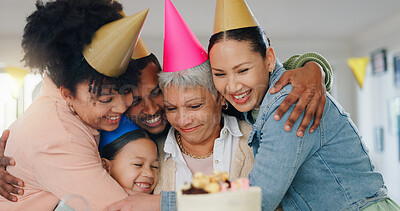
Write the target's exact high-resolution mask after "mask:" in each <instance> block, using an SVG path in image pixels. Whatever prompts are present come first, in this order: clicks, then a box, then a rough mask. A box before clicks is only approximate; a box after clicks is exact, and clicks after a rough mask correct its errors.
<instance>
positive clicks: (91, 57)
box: [83, 9, 149, 77]
mask: <svg viewBox="0 0 400 211" xmlns="http://www.w3.org/2000/svg"><path fill="white" fill-rule="evenodd" d="M148 12H149V9H145V10H143V11H141V12H139V13H137V14H135V15H131V16H129V17H125V18H122V19H119V20H116V21H113V22H111V23H108V24H106V25H104V26H102V27H101V28H100V29H99V30H97V31H96V33H95V34H94V36H93V39H92V43H90V44H89V45H87V46H85V48H84V50H83V56H84V57H85V59H86V61H87V62H88V63H89V64H90V66H92V67H93V68H94V69H95V70H97V71H98V72H100V73H102V74H104V75H106V76H109V77H118V76H120V75H122V74H124V73H125V71H126V68H127V66H128V64H129V61H130V60H131V57H132V52H133V49H134V46H135V44H136V41H137V40H138V37H139V35H140V31H141V29H142V26H143V23H144V20H145V19H146V16H147V13H148Z"/></svg>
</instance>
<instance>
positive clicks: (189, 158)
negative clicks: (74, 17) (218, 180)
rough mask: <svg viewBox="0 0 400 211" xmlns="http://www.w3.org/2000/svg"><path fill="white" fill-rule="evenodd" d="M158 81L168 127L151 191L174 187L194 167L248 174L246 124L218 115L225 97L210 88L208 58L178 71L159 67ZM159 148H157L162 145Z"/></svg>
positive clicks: (250, 158)
mask: <svg viewBox="0 0 400 211" xmlns="http://www.w3.org/2000/svg"><path fill="white" fill-rule="evenodd" d="M159 85H160V88H161V89H162V91H163V94H164V107H165V113H166V116H167V120H168V121H169V122H170V124H171V126H172V127H171V129H170V130H169V133H168V135H167V138H166V140H165V145H164V153H165V154H163V155H161V156H160V162H161V169H160V178H159V184H158V186H157V187H156V189H155V192H156V193H157V192H159V191H161V190H163V191H174V190H177V189H178V188H179V187H180V186H181V185H183V184H184V183H185V182H190V181H191V180H192V175H193V174H194V173H195V172H203V173H205V174H210V173H211V172H212V171H213V170H219V171H226V172H229V173H230V175H231V179H236V178H240V177H247V176H248V174H249V173H250V171H251V169H252V166H253V162H254V156H253V153H252V150H251V148H250V147H249V146H248V145H247V140H248V137H249V134H250V131H251V126H250V124H248V123H247V122H245V121H238V120H237V119H236V118H235V117H232V116H228V115H225V114H222V112H221V111H222V109H223V108H224V107H225V108H226V101H225V99H224V98H223V97H222V96H221V94H219V93H218V91H217V90H216V89H215V87H214V84H213V81H212V75H211V71H210V63H209V62H208V60H207V61H206V62H204V63H202V64H200V65H198V66H195V67H193V68H189V69H186V70H183V71H179V72H161V73H160V74H159ZM161 151H162V150H161Z"/></svg>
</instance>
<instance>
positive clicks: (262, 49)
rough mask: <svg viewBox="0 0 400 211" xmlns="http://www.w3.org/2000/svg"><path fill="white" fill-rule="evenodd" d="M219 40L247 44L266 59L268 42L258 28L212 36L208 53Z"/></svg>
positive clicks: (233, 30) (229, 31) (247, 28)
mask: <svg viewBox="0 0 400 211" xmlns="http://www.w3.org/2000/svg"><path fill="white" fill-rule="evenodd" d="M221 40H235V41H239V42H242V41H245V42H249V43H250V46H251V47H252V50H253V51H254V52H257V53H260V55H261V56H262V57H263V58H264V59H265V57H266V52H267V48H268V47H269V46H270V41H269V39H268V38H267V35H266V34H265V32H264V30H263V29H262V28H260V27H259V26H253V27H245V28H239V29H232V30H228V31H223V32H219V33H217V34H213V35H212V36H211V37H210V40H209V44H208V53H210V50H211V48H212V47H213V46H214V45H215V44H216V43H218V42H220V41H221Z"/></svg>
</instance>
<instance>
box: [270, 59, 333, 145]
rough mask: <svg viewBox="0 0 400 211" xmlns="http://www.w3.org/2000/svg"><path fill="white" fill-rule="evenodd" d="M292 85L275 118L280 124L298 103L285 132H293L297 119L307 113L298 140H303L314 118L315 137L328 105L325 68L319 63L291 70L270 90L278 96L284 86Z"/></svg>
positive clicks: (311, 128)
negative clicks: (283, 117)
mask: <svg viewBox="0 0 400 211" xmlns="http://www.w3.org/2000/svg"><path fill="white" fill-rule="evenodd" d="M288 83H290V84H291V85H292V86H293V90H292V91H291V92H290V93H289V95H288V96H287V97H286V98H285V100H284V101H283V102H282V104H281V105H280V106H279V107H278V109H277V111H276V112H275V114H274V119H275V120H280V118H281V117H282V116H283V114H284V113H285V112H286V111H287V110H288V109H289V108H290V106H292V105H293V104H294V103H296V102H297V104H296V106H295V108H294V110H293V112H292V113H291V114H290V117H289V119H288V120H287V121H286V123H285V126H284V129H285V130H286V131H290V130H291V129H292V127H293V125H294V123H295V122H296V121H297V119H298V118H299V117H300V116H301V115H302V113H303V111H305V114H304V117H303V120H302V122H301V124H300V126H299V128H298V129H297V133H296V134H297V136H299V137H302V136H303V135H304V131H305V130H306V128H307V127H308V125H309V124H310V122H311V121H312V119H313V118H314V122H313V124H312V125H311V127H310V130H309V132H310V133H312V132H313V131H314V130H315V129H316V128H317V127H318V126H319V123H320V121H321V118H322V114H323V112H324V106H325V102H326V94H325V92H326V88H325V73H324V71H323V70H322V67H321V66H320V65H319V64H318V63H316V62H307V63H306V64H305V65H304V66H303V67H301V68H298V69H293V70H288V71H286V72H285V73H283V75H282V77H281V78H280V79H279V80H278V81H277V82H276V83H275V85H274V87H272V88H271V89H270V93H271V94H274V93H276V92H279V91H280V90H281V89H282V88H283V87H284V86H286V85H287V84H288Z"/></svg>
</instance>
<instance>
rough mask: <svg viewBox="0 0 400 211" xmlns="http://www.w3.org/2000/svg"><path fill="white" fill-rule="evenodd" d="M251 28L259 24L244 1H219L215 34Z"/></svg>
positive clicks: (215, 20) (216, 10)
mask: <svg viewBox="0 0 400 211" xmlns="http://www.w3.org/2000/svg"><path fill="white" fill-rule="evenodd" d="M251 26H258V22H257V20H256V18H255V17H254V15H253V13H252V12H251V10H250V8H249V7H248V6H247V4H246V2H245V1H244V0H217V7H216V9H215V18H214V34H216V33H218V32H222V31H228V30H231V29H240V28H245V27H251Z"/></svg>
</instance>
